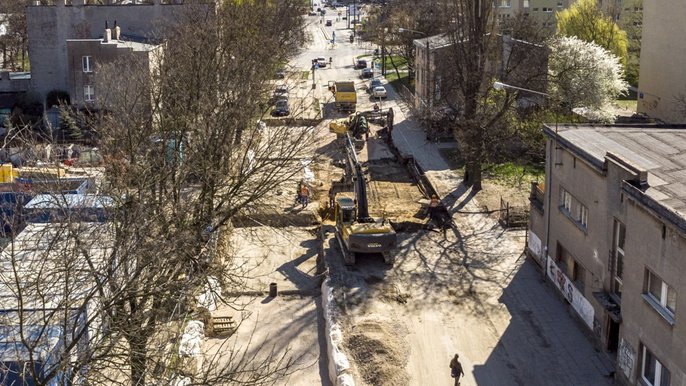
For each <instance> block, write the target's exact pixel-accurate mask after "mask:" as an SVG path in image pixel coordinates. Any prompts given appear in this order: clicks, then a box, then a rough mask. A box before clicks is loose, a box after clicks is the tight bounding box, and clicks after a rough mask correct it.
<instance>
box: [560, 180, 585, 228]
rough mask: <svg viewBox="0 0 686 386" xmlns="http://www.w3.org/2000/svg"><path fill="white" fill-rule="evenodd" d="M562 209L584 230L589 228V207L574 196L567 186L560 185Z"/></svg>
mask: <svg viewBox="0 0 686 386" xmlns="http://www.w3.org/2000/svg"><path fill="white" fill-rule="evenodd" d="M559 205H560V211H562V213H564V214H565V215H566V216H567V217H568V218H569V219H570V220H572V221H574V223H575V224H576V225H577V226H578V227H579V228H580V229H581V230H582V231H584V232H586V229H587V228H588V208H587V207H586V205H584V204H582V203H581V202H579V200H577V199H576V198H574V196H572V194H571V193H569V192H568V191H567V190H565V188H563V187H560V204H559Z"/></svg>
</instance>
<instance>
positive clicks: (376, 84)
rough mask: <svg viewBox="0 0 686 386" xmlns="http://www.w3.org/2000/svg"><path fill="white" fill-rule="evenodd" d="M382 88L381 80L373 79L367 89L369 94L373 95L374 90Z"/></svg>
mask: <svg viewBox="0 0 686 386" xmlns="http://www.w3.org/2000/svg"><path fill="white" fill-rule="evenodd" d="M379 86H381V80H379V79H372V80H371V81H370V82H369V86H368V87H367V92H369V93H371V92H372V90H374V87H379Z"/></svg>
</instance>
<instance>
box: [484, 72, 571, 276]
mask: <svg viewBox="0 0 686 386" xmlns="http://www.w3.org/2000/svg"><path fill="white" fill-rule="evenodd" d="M493 88H494V89H496V90H503V89H512V90H517V91H523V92H528V93H531V94H535V95H540V96H543V97H546V98H547V99H548V100H550V99H552V96H551V95H550V94H547V93H544V92H540V91H535V90H530V89H528V88H523V87H517V86H512V85H509V84H506V83H502V82H494V83H493ZM557 121H558V118H557V114H555V140H557ZM548 160H549V161H550V162H549V165H550V166H547V169H548V170H546V180H547V181H546V182H545V189H546V191H547V192H546V193H547V197H546V201H548V203H547V205H546V207H545V210H546V224H545V248H544V251H543V253H545V263H544V264H543V277H545V276H546V275H547V274H546V273H547V272H548V251H549V250H550V248H549V247H550V212H551V200H552V194H553V193H552V192H553V187H552V179H553V173H552V171H553V143H552V142H551V143H550V148H549V150H548Z"/></svg>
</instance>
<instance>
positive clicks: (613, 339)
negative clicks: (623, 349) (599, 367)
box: [607, 316, 619, 352]
mask: <svg viewBox="0 0 686 386" xmlns="http://www.w3.org/2000/svg"><path fill="white" fill-rule="evenodd" d="M607 322H608V326H607V351H610V352H616V351H617V347H618V346H619V323H617V322H615V321H614V320H613V319H612V318H611V317H610V316H608V317H607Z"/></svg>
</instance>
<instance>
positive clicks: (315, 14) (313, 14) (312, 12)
mask: <svg viewBox="0 0 686 386" xmlns="http://www.w3.org/2000/svg"><path fill="white" fill-rule="evenodd" d="M308 15H310V16H317V12H315V11H310V13H308Z"/></svg>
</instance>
